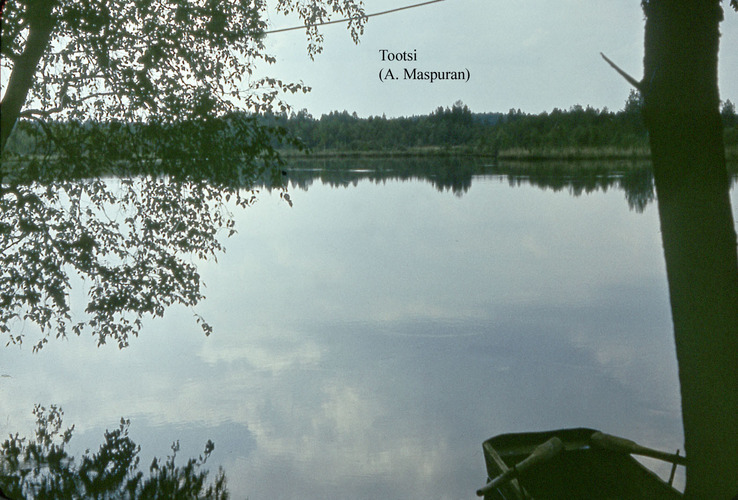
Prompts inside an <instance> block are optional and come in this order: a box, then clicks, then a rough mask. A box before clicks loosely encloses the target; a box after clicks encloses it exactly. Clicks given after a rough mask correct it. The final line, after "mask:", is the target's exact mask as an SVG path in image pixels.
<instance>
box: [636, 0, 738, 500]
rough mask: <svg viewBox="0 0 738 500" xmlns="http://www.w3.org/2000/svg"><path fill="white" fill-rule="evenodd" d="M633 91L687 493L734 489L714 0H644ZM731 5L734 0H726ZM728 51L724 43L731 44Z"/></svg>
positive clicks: (737, 470)
mask: <svg viewBox="0 0 738 500" xmlns="http://www.w3.org/2000/svg"><path fill="white" fill-rule="evenodd" d="M642 3H643V9H644V12H645V14H646V26H645V57H644V77H643V82H642V84H641V93H642V95H643V103H644V117H645V122H646V126H647V127H648V131H649V138H650V144H651V155H652V160H653V169H654V179H655V185H656V193H657V199H658V206H659V216H660V220H661V233H662V239H663V246H664V255H665V258H666V270H667V275H668V280H669V293H670V298H671V309H672V318H673V322H674V333H675V340H676V351H677V359H678V362H679V378H680V383H681V393H682V414H683V422H684V433H685V448H686V452H687V459H688V461H689V463H688V466H687V485H686V492H685V493H686V496H687V497H689V498H710V499H717V498H726V499H727V498H733V497H735V495H737V494H738V417H737V415H738V256H737V255H736V233H735V226H734V221H733V217H732V212H731V206H730V198H729V192H728V191H729V178H728V173H727V170H726V163H725V148H724V145H723V128H722V122H721V116H720V99H719V92H718V78H717V67H718V66H717V61H718V57H717V56H718V47H719V36H720V34H719V23H720V21H722V18H723V10H722V8H721V5H720V1H719V0H706V1H701V2H685V1H676V0H644V1H643V2H642ZM731 4H732V5H733V7H735V8H736V10H738V2H736V0H733V1H732V2H731ZM731 50H732V48H731Z"/></svg>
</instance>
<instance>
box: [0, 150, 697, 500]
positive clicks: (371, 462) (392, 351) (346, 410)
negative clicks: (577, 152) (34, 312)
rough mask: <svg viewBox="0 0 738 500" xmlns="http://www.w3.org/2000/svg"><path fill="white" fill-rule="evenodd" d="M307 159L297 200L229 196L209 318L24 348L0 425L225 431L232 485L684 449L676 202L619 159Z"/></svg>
mask: <svg viewBox="0 0 738 500" xmlns="http://www.w3.org/2000/svg"><path fill="white" fill-rule="evenodd" d="M300 167H302V168H293V169H289V170H288V175H287V178H288V179H289V180H290V181H291V182H293V184H292V186H291V188H292V191H291V195H292V198H293V200H294V201H295V204H294V206H293V207H290V206H289V205H288V204H286V203H284V201H283V200H282V199H281V198H280V196H279V193H278V192H274V193H272V194H268V193H262V194H261V195H260V198H259V200H258V203H256V204H255V205H253V206H251V207H250V208H249V209H248V210H246V211H243V212H236V211H234V212H233V214H234V219H235V229H237V230H238V234H237V235H234V237H233V238H231V239H230V240H229V241H228V242H227V248H228V251H227V253H225V254H224V255H220V256H219V258H218V260H219V262H218V263H215V262H203V263H199V264H198V271H199V272H200V273H201V276H202V279H203V281H204V282H205V284H206V285H207V286H206V288H204V289H203V290H204V294H205V295H206V296H207V299H206V300H204V301H203V302H202V303H201V305H200V306H199V308H198V310H197V312H198V313H199V314H201V315H202V316H203V317H205V318H207V319H208V320H210V321H211V323H212V325H213V327H214V334H213V335H211V336H210V337H207V338H206V337H204V336H203V335H202V332H200V331H198V327H197V325H195V324H193V322H192V320H191V318H190V315H189V314H181V313H182V312H186V310H183V309H181V308H178V307H176V306H174V307H172V308H170V309H169V310H168V311H167V312H166V313H165V315H164V318H163V319H161V320H156V321H153V320H145V321H144V324H143V329H142V334H141V336H140V337H139V338H137V339H135V341H134V342H131V345H130V346H129V347H128V348H126V349H125V350H123V351H118V350H117V349H114V348H106V347H102V348H96V347H95V345H94V343H93V342H91V341H90V339H88V338H84V337H82V338H76V337H72V338H69V339H68V341H66V342H61V341H59V342H49V344H48V345H47V346H46V347H44V349H43V350H42V351H41V352H40V353H38V354H36V355H31V354H30V353H29V352H28V351H29V350H28V349H20V350H19V349H17V348H12V347H11V348H6V349H5V350H4V352H3V364H2V371H3V373H4V374H7V375H9V377H6V378H2V379H0V398H2V401H3V408H2V414H1V415H0V421H1V422H2V424H0V425H2V430H3V431H5V430H6V428H7V430H8V431H11V430H13V431H15V430H18V431H22V430H23V427H24V425H26V424H25V420H26V415H27V414H28V410H29V408H31V407H32V406H33V404H34V403H36V402H38V401H49V402H57V403H59V404H62V405H63V406H64V408H65V410H66V412H67V415H68V419H69V421H70V422H74V423H75V424H77V429H78V431H77V435H76V437H75V439H79V441H78V443H79V444H78V445H77V446H79V447H80V449H85V448H86V447H94V446H96V444H95V443H96V440H98V439H99V435H100V434H101V433H102V431H103V430H104V429H105V428H106V427H107V426H109V425H110V422H114V421H117V419H118V418H119V417H120V415H126V416H128V417H130V418H131V420H132V426H131V432H132V433H136V436H135V437H136V442H139V443H142V445H143V448H144V450H145V452H146V453H151V454H153V455H159V456H161V455H163V454H166V453H167V450H168V447H169V444H171V442H173V441H175V440H180V442H181V443H182V447H183V451H182V454H183V455H185V456H196V455H197V454H198V453H200V452H201V451H202V450H200V449H199V446H200V445H201V444H202V443H203V442H206V441H207V440H208V439H212V440H213V441H214V442H215V443H216V445H217V448H216V450H215V452H214V453H213V456H212V458H211V462H209V463H212V464H213V465H212V467H213V468H214V467H217V466H219V465H222V466H223V467H224V469H225V471H226V474H227V475H228V484H229V489H230V490H231V491H232V492H233V494H234V497H236V498H242V497H245V496H248V497H249V498H294V497H296V496H302V497H307V498H333V497H338V498H342V497H345V496H350V497H352V498H376V497H378V496H380V497H382V496H383V497H390V498H421V497H431V498H457V497H463V496H466V495H470V494H473V491H474V488H476V487H477V486H478V484H479V480H480V477H482V475H483V459H482V456H481V448H480V443H481V441H482V440H484V439H485V438H487V437H489V436H490V435H493V434H496V433H500V432H512V431H523V430H541V429H549V428H553V427H571V426H577V425H586V426H590V427H595V428H598V429H602V430H605V431H608V432H610V433H612V434H618V435H625V436H628V437H630V438H633V439H635V440H637V441H639V442H641V443H643V444H644V445H650V446H652V447H657V448H669V447H673V448H676V447H679V446H680V443H681V442H682V436H681V421H680V411H679V389H678V384H677V376H676V371H677V370H676V364H675V360H674V355H673V350H672V348H673V347H672V346H673V337H672V334H671V327H670V317H669V308H668V294H667V291H666V280H665V277H664V275H663V260H662V259H663V257H662V254H661V246H660V241H659V231H658V220H657V217H656V213H655V210H654V207H653V206H652V205H646V206H645V208H644V211H643V213H642V214H638V213H635V212H634V211H632V210H630V209H629V208H628V207H627V204H626V203H623V193H622V192H621V191H620V190H619V189H616V186H617V184H607V183H611V182H615V183H617V182H619V181H618V179H622V176H620V177H618V176H616V177H614V179H613V180H605V179H603V181H602V182H603V183H602V184H599V185H598V184H597V183H596V182H595V183H594V184H588V183H580V184H575V183H569V182H567V181H564V182H562V181H560V180H559V181H557V180H555V179H553V178H552V177H550V176H549V178H548V179H549V180H545V179H546V177H544V176H543V175H542V174H541V175H540V176H538V177H536V178H537V179H541V180H540V181H538V180H537V181H536V182H538V184H534V183H532V182H529V181H527V180H526V179H523V178H521V177H520V176H519V175H518V176H514V175H513V174H512V173H509V175H508V174H503V173H502V172H500V171H499V170H498V171H492V167H486V168H487V169H488V170H487V173H486V174H483V175H479V174H478V173H474V174H472V175H471V180H470V181H469V182H470V184H469V185H468V187H467V188H460V191H454V188H451V187H450V186H453V185H455V186H463V185H464V182H465V181H456V180H453V181H452V180H448V176H447V175H446V174H441V173H440V172H438V173H437V174H436V175H435V176H433V177H424V178H422V179H417V178H414V177H412V176H413V175H416V174H417V175H420V174H419V173H417V172H416V173H415V174H411V173H410V172H408V173H407V174H402V175H403V176H406V179H407V181H406V182H398V177H393V176H395V175H396V174H395V173H394V171H392V172H387V174H388V176H386V177H384V178H383V177H381V176H379V175H378V174H377V173H376V170H377V169H375V170H373V171H371V172H367V171H366V170H369V169H368V168H365V167H366V165H365V164H363V163H361V162H360V163H357V164H355V165H354V168H352V169H350V170H351V171H341V172H338V177H337V178H338V179H339V181H330V180H329V178H328V177H327V175H328V174H327V173H325V172H323V170H327V169H324V168H321V170H320V171H318V172H317V176H316V169H315V168H313V169H312V170H310V171H308V170H307V169H306V168H304V166H300ZM433 168H435V167H429V170H431V171H432V169H433ZM384 170H385V171H388V170H389V169H388V168H386V167H385V168H384ZM475 172H479V170H475ZM321 176H325V177H321ZM466 176H467V174H466V173H465V174H464V176H462V177H464V178H466ZM528 177H530V176H528ZM595 177H596V176H595ZM431 179H435V180H433V181H431ZM438 179H444V180H443V181H442V182H440V181H438ZM300 182H302V184H300ZM346 182H348V185H350V186H352V188H351V189H335V186H342V185H346V184H345V183H346ZM434 182H438V183H434ZM511 184H512V186H511ZM299 186H303V187H304V188H305V190H302V189H298V187H299ZM541 186H546V189H541V188H540V187H541ZM577 186H579V187H577ZM587 186H594V187H592V188H590V187H587ZM598 186H601V187H598ZM604 186H607V188H605V187H604ZM513 187H514V188H513ZM580 187H581V189H580ZM308 188H309V189H308ZM449 192H456V193H462V194H463V196H451V195H450V193H449ZM569 193H571V194H577V196H571V195H570V194H569ZM142 460H143V461H144V463H146V462H147V461H148V459H147V458H146V457H142ZM666 473H667V474H668V471H666Z"/></svg>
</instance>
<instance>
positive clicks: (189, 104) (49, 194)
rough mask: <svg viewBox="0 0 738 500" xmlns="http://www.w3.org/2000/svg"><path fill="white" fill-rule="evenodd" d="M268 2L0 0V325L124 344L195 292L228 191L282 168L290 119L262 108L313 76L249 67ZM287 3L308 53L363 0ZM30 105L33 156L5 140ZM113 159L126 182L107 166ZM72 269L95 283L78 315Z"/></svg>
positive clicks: (358, 23) (227, 224)
mask: <svg viewBox="0 0 738 500" xmlns="http://www.w3.org/2000/svg"><path fill="white" fill-rule="evenodd" d="M266 8H267V6H266V3H265V2H263V1H256V2H247V1H236V2H232V1H225V0H206V1H203V2H190V1H188V0H173V1H169V2H154V1H151V0H137V1H135V2H131V1H128V0H105V1H103V0H17V1H12V2H8V3H5V2H3V7H2V52H1V55H2V60H1V61H0V62H1V64H2V69H3V72H4V74H8V75H9V78H8V81H7V86H6V89H5V94H4V96H3V99H2V103H1V104H0V110H1V117H2V118H1V121H0V133H1V135H2V167H0V250H1V251H2V257H1V259H0V268H1V269H0V334H4V335H7V336H8V340H9V341H12V342H20V341H21V340H22V333H13V332H11V327H12V326H13V325H17V323H18V322H24V321H30V322H33V323H36V324H37V325H38V326H39V327H40V328H41V329H42V330H43V332H44V333H43V337H42V339H41V340H40V341H39V342H38V343H37V344H36V347H40V346H42V345H43V343H44V342H46V339H47V337H48V336H49V334H50V333H52V332H53V333H56V335H57V336H59V335H65V334H66V332H67V331H68V329H69V326H70V325H71V327H72V329H73V331H75V332H76V333H79V332H81V331H82V330H83V329H85V328H87V327H90V328H91V330H92V331H93V332H94V334H95V335H96V336H97V338H98V342H100V343H103V342H105V341H106V339H108V338H112V339H115V340H116V341H117V342H118V344H119V345H120V346H125V345H126V344H127V342H128V338H129V335H130V334H135V333H137V332H138V330H139V329H140V327H141V318H142V317H143V316H146V315H154V316H157V315H161V314H162V313H163V311H164V309H165V308H167V307H169V306H170V305H172V304H175V303H181V304H184V305H188V306H192V305H194V304H196V303H197V302H198V301H199V300H200V299H201V298H202V295H201V293H200V284H201V283H200V276H199V274H198V273H197V268H196V266H195V265H194V264H193V263H192V261H191V259H189V258H188V256H189V255H193V254H194V255H195V256H197V257H201V258H207V257H209V256H212V255H213V254H214V253H215V252H217V251H218V250H219V249H220V248H221V247H220V243H219V242H218V239H217V236H218V233H219V232H228V233H231V232H232V231H233V221H232V219H231V217H230V215H229V212H228V210H229V208H228V207H230V208H232V207H234V206H238V205H240V206H246V205H248V204H249V203H250V202H251V200H252V196H253V193H251V194H249V193H248V191H246V194H245V195H242V193H243V191H242V190H244V189H246V190H248V189H250V188H252V187H253V186H254V185H255V184H256V183H257V182H259V181H260V179H261V178H263V177H264V176H270V177H274V178H276V179H278V178H279V166H280V165H281V161H280V159H279V156H278V155H277V153H276V151H275V149H274V147H273V144H274V141H275V139H276V140H278V141H279V140H285V131H284V130H283V129H280V128H279V127H276V126H271V125H267V124H264V123H263V122H261V121H260V120H259V119H258V115H259V114H260V113H263V112H266V111H272V110H277V111H285V110H286V109H287V105H286V104H284V103H283V102H282V101H281V100H280V99H279V98H278V92H280V91H281V92H284V93H290V92H298V91H304V90H306V89H305V88H304V87H303V86H301V85H296V84H290V83H284V82H281V81H278V80H275V79H272V78H263V79H260V80H258V79H257V80H255V81H250V78H251V74H252V73H253V70H254V67H255V64H257V63H258V62H264V63H271V62H273V60H274V58H273V57H272V56H270V55H268V54H266V53H265V52H264V45H263V37H264V31H265V28H266V20H265V15H264V14H265V12H266ZM277 10H278V11H282V12H285V13H288V12H292V11H294V12H296V13H297V14H298V15H299V16H300V17H301V18H302V20H303V21H304V23H305V25H306V32H307V40H308V54H309V55H310V56H311V57H312V56H313V55H314V54H316V53H317V52H319V51H320V50H321V40H322V38H321V35H320V33H319V32H318V30H317V27H315V26H313V25H314V24H316V23H320V22H321V21H324V20H327V19H328V18H329V16H330V15H339V16H346V17H351V18H352V20H351V21H350V23H349V28H350V31H351V34H352V36H353V37H354V39H355V40H356V39H357V37H358V36H359V34H360V32H361V30H362V27H363V22H364V18H361V17H360V16H359V15H360V14H361V13H362V12H363V11H362V8H361V5H360V3H356V2H354V1H352V0H348V1H344V0H321V1H317V2H316V1H308V0H280V1H279V2H278V3H277ZM357 16H359V17H357ZM19 120H21V121H22V125H23V129H24V131H25V132H27V133H30V134H32V135H31V136H30V137H32V139H33V140H32V141H29V140H27V137H24V139H23V140H24V141H25V146H26V147H33V148H34V149H33V150H32V151H30V152H31V153H32V154H30V155H24V156H18V155H14V154H12V153H11V151H10V150H9V148H8V147H7V146H8V144H11V143H12V141H11V142H9V138H10V137H11V132H12V131H13V130H14V129H15V128H19V127H16V124H17V123H18V122H19ZM29 120H30V121H31V122H32V123H33V124H32V125H28V121H29ZM19 129H20V128H19ZM19 131H20V130H19ZM111 174H114V175H117V176H118V177H120V178H121V180H103V178H104V177H105V176H109V175H111ZM233 200H235V205H234V204H233V203H234V202H233ZM229 203H230V205H228V204H229ZM75 274H77V275H79V276H80V277H81V278H82V280H83V281H84V283H85V285H86V286H87V287H88V294H89V302H88V304H87V308H86V313H87V317H86V318H72V317H71V315H70V307H69V291H70V289H71V281H70V279H71V277H72V276H74V275H75ZM203 328H204V329H205V331H206V332H209V331H210V327H209V326H208V325H207V324H205V323H203ZM21 331H22V328H18V329H17V332H21Z"/></svg>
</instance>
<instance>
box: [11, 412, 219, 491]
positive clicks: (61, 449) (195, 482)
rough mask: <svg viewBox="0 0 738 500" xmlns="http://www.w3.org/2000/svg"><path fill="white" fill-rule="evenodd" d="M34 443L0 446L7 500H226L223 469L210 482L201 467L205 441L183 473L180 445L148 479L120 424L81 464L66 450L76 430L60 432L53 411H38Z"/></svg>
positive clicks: (16, 438) (125, 424) (208, 449)
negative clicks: (194, 499) (192, 499)
mask: <svg viewBox="0 0 738 500" xmlns="http://www.w3.org/2000/svg"><path fill="white" fill-rule="evenodd" d="M33 413H34V415H35V416H36V426H37V427H36V432H35V434H36V436H35V439H29V438H26V437H21V436H20V435H19V434H18V433H16V434H15V435H11V436H10V437H9V438H8V439H7V440H5V442H4V443H2V445H0V458H1V461H0V486H1V487H2V488H1V489H2V492H3V493H4V494H5V495H6V496H8V497H10V498H18V499H20V498H46V499H56V498H59V499H62V498H63V499H83V498H121V499H136V498H142V499H143V498H146V499H149V498H151V499H155V498H161V499H175V498H182V499H185V498H203V499H223V500H225V499H227V498H228V489H227V487H226V477H225V474H224V472H223V470H222V469H220V470H219V471H218V474H217V475H216V476H215V480H214V482H208V478H207V476H208V472H207V471H204V470H202V466H203V465H204V464H205V462H206V461H207V460H208V458H209V457H210V455H211V454H212V452H213V450H214V449H215V445H214V444H213V442H212V441H208V442H207V444H206V446H205V452H204V454H203V455H201V456H199V457H198V458H190V459H189V460H188V461H187V464H186V465H184V466H183V467H180V466H177V465H176V464H175V459H176V456H177V452H178V451H179V442H175V443H174V444H173V445H172V454H171V455H170V456H168V457H167V458H166V460H164V461H160V460H158V459H156V458H155V459H154V460H153V461H152V463H151V465H150V466H149V475H148V476H146V477H145V476H144V474H143V472H141V471H139V470H138V466H139V462H140V459H139V456H138V454H139V452H140V450H141V448H140V446H138V445H136V443H134V442H133V441H132V440H131V438H130V437H129V436H128V429H129V426H130V421H129V420H125V419H121V421H120V425H119V427H118V428H117V429H114V430H112V431H106V432H105V441H104V442H103V443H102V444H101V445H100V448H99V450H98V451H97V452H96V453H93V454H90V451H89V450H87V451H86V452H85V453H84V455H82V457H81V458H80V459H75V458H74V457H71V456H69V454H68V453H67V450H66V447H67V445H68V444H69V442H70V440H71V439H72V433H73V430H74V426H72V427H70V428H68V429H66V430H64V431H62V419H63V415H64V412H63V411H62V409H61V408H58V407H56V406H51V407H50V408H49V410H48V411H47V410H46V409H45V408H43V407H41V406H38V405H37V406H36V408H35V409H34V411H33Z"/></svg>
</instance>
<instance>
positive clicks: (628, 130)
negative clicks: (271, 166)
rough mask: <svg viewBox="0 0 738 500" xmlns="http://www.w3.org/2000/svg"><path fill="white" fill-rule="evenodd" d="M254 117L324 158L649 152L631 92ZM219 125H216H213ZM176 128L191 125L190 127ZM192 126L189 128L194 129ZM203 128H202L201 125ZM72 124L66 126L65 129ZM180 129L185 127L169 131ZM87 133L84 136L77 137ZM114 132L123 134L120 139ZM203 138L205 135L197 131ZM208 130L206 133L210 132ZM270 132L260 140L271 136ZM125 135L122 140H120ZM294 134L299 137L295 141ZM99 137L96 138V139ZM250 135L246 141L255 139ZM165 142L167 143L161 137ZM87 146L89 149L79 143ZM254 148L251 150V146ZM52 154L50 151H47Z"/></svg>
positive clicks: (281, 141) (284, 144) (732, 124)
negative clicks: (588, 100) (620, 102)
mask: <svg viewBox="0 0 738 500" xmlns="http://www.w3.org/2000/svg"><path fill="white" fill-rule="evenodd" d="M721 112H722V118H723V123H724V125H725V135H724V137H725V144H726V149H727V151H728V155H729V157H730V158H732V159H736V158H738V117H737V116H736V110H735V106H734V104H733V103H732V102H731V101H726V102H725V103H723V105H722V111H721ZM243 118H245V119H247V120H250V121H256V122H258V123H259V124H260V125H262V126H263V127H264V130H267V131H269V130H271V131H272V132H275V133H273V134H271V137H275V139H273V141H274V143H273V146H274V147H276V148H278V149H279V150H281V151H282V152H287V153H289V152H291V151H299V150H300V148H298V147H297V146H296V143H297V142H301V143H302V144H303V145H304V146H305V147H307V148H308V149H309V150H310V151H312V152H313V153H314V154H318V155H320V154H325V155H343V154H348V155H370V154H377V155H390V154H422V153H444V152H445V153H459V154H474V155H485V156H494V157H499V158H501V159H513V158H520V159H536V158H541V159H547V158H560V159H567V158H572V159H574V158H589V159H596V158H617V157H621V158H627V157H645V156H647V155H648V151H649V148H648V135H647V132H646V129H645V126H644V124H643V119H642V114H641V99H640V96H639V94H638V93H637V92H635V91H633V92H631V94H630V96H629V97H628V99H627V100H626V102H625V106H624V108H623V109H622V110H620V111H616V112H613V111H609V110H608V109H602V110H599V109H595V108H592V107H589V106H587V107H586V108H583V107H582V106H579V105H577V106H573V107H571V108H570V109H568V110H560V109H554V110H553V111H551V112H544V113H541V114H527V113H523V112H521V111H520V110H519V109H518V110H514V109H511V110H510V111H508V112H507V113H473V112H472V111H471V110H470V109H469V108H468V107H467V106H466V105H464V104H463V103H462V102H460V101H459V102H456V103H455V104H453V105H452V106H451V107H450V108H448V107H447V108H444V107H439V108H437V109H436V110H435V111H433V112H432V113H430V114H428V115H421V116H411V117H400V118H386V117H384V116H381V117H380V116H372V117H369V118H360V117H358V116H357V115H356V113H353V114H350V113H349V112H347V111H343V112H332V113H330V114H327V115H323V116H321V117H320V118H315V117H313V116H312V115H310V114H309V113H308V112H307V111H305V110H303V111H300V112H298V113H292V114H290V115H288V114H286V113H285V114H281V115H256V116H249V117H243ZM229 120H232V118H223V119H220V125H219V126H218V127H217V130H216V131H215V132H214V133H217V134H233V136H234V141H238V140H239V138H238V132H237V129H236V128H235V127H233V126H232V125H231V124H230V123H229ZM54 126H55V127H57V129H63V130H65V131H66V132H69V130H79V131H84V130H85V129H88V128H89V129H94V128H98V130H99V127H102V128H104V129H105V130H106V133H104V134H103V135H104V136H107V137H109V139H110V140H109V142H110V143H111V144H113V145H117V146H116V147H113V146H111V147H110V149H111V151H112V152H113V153H115V154H113V156H117V157H120V158H121V159H122V157H125V154H126V152H130V151H132V150H136V149H137V148H136V147H135V146H133V145H131V144H126V141H125V140H123V137H124V136H123V135H121V134H120V132H121V131H123V130H125V129H130V128H131V127H140V128H139V130H141V129H146V133H145V134H144V136H146V135H147V134H149V137H151V136H152V135H156V136H157V139H158V141H148V140H146V139H144V142H145V143H146V142H152V143H153V142H158V143H161V142H162V140H161V139H162V138H161V134H162V133H163V132H162V130H159V129H160V128H161V127H157V126H153V125H152V124H137V125H134V124H115V123H112V124H111V123H108V124H92V123H85V124H67V125H65V124H61V123H56V124H54ZM213 126H215V124H214V123H211V124H210V125H208V128H212V127H213ZM179 127H180V128H181V127H184V128H185V129H187V128H188V127H187V124H181V125H179ZM189 128H192V127H189ZM200 128H202V127H200ZM67 129H68V130H67ZM168 132H169V133H175V134H180V133H184V132H185V131H179V130H174V131H172V130H169V131H168ZM84 135H85V134H83V133H81V134H79V136H80V140H79V141H76V142H81V143H84V142H85V139H82V137H84ZM116 135H121V137H120V138H116V137H115V136H116ZM196 135H198V136H200V135H202V134H196ZM40 136H43V134H42V133H41V130H40V128H39V126H37V125H35V124H32V123H31V122H22V123H20V124H19V126H18V127H16V130H14V131H13V135H12V136H11V139H10V141H9V150H10V151H12V152H15V153H19V154H30V153H37V154H38V153H39V148H38V147H37V146H38V138H39V137H40ZM206 136H207V134H206V135H205V136H203V137H206ZM268 137H270V134H265V135H263V136H262V137H260V138H258V139H257V140H266V141H268V140H269V139H268ZM119 139H120V140H119ZM292 139H297V141H294V140H292ZM98 140H99V139H95V141H98ZM254 140H255V139H254V138H253V137H250V138H249V141H251V142H253V141H254ZM164 142H165V143H167V142H168V141H164ZM82 149H83V150H84V146H83V145H82ZM252 149H253V148H252ZM165 150H166V148H154V154H155V155H157V154H168V155H169V154H173V152H172V151H165ZM47 152H48V150H47Z"/></svg>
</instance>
